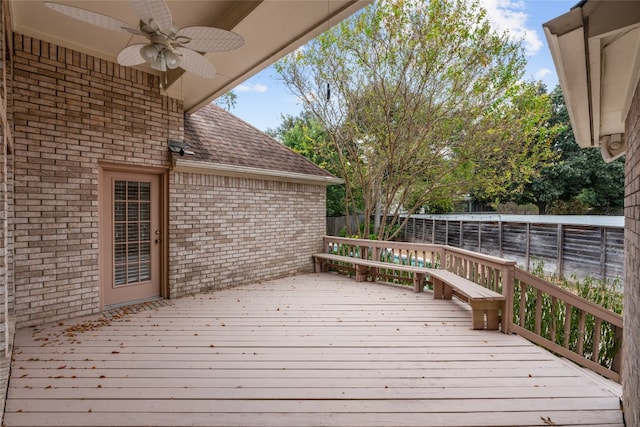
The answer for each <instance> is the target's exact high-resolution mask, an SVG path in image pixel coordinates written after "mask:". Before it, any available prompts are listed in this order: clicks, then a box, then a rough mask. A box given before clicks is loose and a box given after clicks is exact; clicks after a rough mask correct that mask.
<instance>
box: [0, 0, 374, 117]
mask: <svg viewBox="0 0 640 427" xmlns="http://www.w3.org/2000/svg"><path fill="white" fill-rule="evenodd" d="M52 1H55V2H57V3H63V4H67V5H71V6H74V7H78V8H82V9H86V10H90V11H92V12H96V13H100V14H103V15H107V16H110V17H112V18H115V19H118V20H121V21H123V22H125V23H128V24H130V25H131V27H136V26H137V22H138V18H137V16H136V15H135V13H134V11H133V9H132V8H131V7H130V5H129V3H128V2H127V1H124V0H103V1H96V0H71V1H70V0H52ZM371 1H372V0H288V1H281V0H168V1H167V2H166V3H167V5H168V7H169V10H170V11H171V14H172V17H173V21H174V23H176V25H178V26H179V27H185V26H195V25H202V26H213V27H217V28H222V29H225V30H230V31H234V32H236V33H238V34H240V35H242V36H243V37H244V39H245V44H244V46H243V47H241V48H240V49H237V50H233V51H229V52H221V53H208V54H206V55H205V56H206V57H207V59H209V60H210V61H211V62H212V63H213V64H214V65H215V67H216V69H217V74H216V77H215V78H213V79H205V78H201V77H197V76H195V75H192V74H189V73H184V74H183V73H182V72H181V71H180V70H173V71H171V72H169V73H167V75H166V85H165V87H164V89H165V92H166V94H167V95H169V96H171V97H174V98H178V99H182V100H183V101H184V108H185V112H187V113H193V112H195V111H196V110H198V109H199V108H201V107H202V106H204V105H206V104H208V103H209V102H211V101H212V100H213V99H215V98H217V97H219V96H221V95H224V94H225V93H226V92H228V91H229V90H231V89H233V88H234V87H235V86H237V85H238V84H240V83H242V82H243V81H245V80H246V79H248V78H250V77H251V76H252V75H254V74H256V73H258V72H259V71H261V70H262V69H264V68H266V67H267V66H269V65H271V64H273V63H274V62H275V61H277V60H278V59H280V58H281V57H283V56H285V55H286V54H287V53H289V52H292V51H293V50H295V49H297V48H298V47H300V46H302V45H303V44H305V43H306V42H307V41H309V40H311V39H313V38H314V37H316V36H317V35H319V34H320V33H322V32H324V31H326V30H327V29H329V28H330V27H331V26H333V25H335V24H337V23H338V22H340V21H342V20H343V19H345V18H347V17H348V16H350V15H352V14H353V13H355V12H356V11H358V10H359V9H361V8H362V7H364V6H366V5H367V4H369V3H371ZM10 6H11V17H12V24H13V30H14V31H15V32H18V33H21V34H24V35H27V36H31V37H34V38H37V39H40V40H44V41H48V42H51V43H54V44H56V45H59V46H63V47H67V48H71V49H75V50H78V51H81V52H85V53H87V54H91V55H93V56H96V57H99V58H103V59H107V60H110V61H113V62H116V57H117V55H118V53H119V52H120V50H122V49H123V48H124V47H125V46H127V45H130V44H134V43H141V42H145V40H146V39H144V38H141V37H140V36H132V35H131V34H128V33H125V32H115V31H110V30H107V29H103V28H100V27H96V26H93V25H90V24H87V23H85V22H81V21H78V20H76V19H73V18H70V17H68V16H65V15H62V14H60V13H57V12H55V11H53V10H51V9H49V8H48V7H46V6H45V5H44V3H43V2H42V1H41V0H11V1H10ZM138 68H139V69H142V70H145V71H147V72H150V73H155V74H159V73H158V72H157V71H154V70H151V68H149V67H148V66H147V65H142V66H139V67H138ZM162 80H164V78H163V79H162Z"/></svg>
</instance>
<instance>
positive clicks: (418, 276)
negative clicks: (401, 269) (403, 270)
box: [413, 273, 425, 292]
mask: <svg viewBox="0 0 640 427" xmlns="http://www.w3.org/2000/svg"><path fill="white" fill-rule="evenodd" d="M424 278H425V274H424V273H413V292H422V284H423V283H424Z"/></svg>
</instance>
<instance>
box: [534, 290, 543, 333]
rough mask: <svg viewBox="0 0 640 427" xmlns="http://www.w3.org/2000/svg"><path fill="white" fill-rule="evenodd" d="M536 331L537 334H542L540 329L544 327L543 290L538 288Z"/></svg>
mask: <svg viewBox="0 0 640 427" xmlns="http://www.w3.org/2000/svg"><path fill="white" fill-rule="evenodd" d="M535 325H536V326H535V331H536V334H537V335H540V329H541V328H542V291H541V290H540V289H538V291H537V292H536V322H535Z"/></svg>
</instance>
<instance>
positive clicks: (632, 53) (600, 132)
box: [543, 0, 640, 161]
mask: <svg viewBox="0 0 640 427" xmlns="http://www.w3.org/2000/svg"><path fill="white" fill-rule="evenodd" d="M543 27H544V32H545V36H546V38H547V42H548V44H549V48H550V50H551V55H552V57H553V61H554V63H555V66H556V71H557V73H558V79H559V81H560V85H561V86H562V91H563V93H564V97H565V101H566V104H567V109H568V111H569V117H570V119H571V125H572V127H573V132H574V134H575V137H576V142H577V143H578V144H579V145H580V146H581V147H598V146H599V147H601V149H602V157H603V158H604V159H605V161H612V160H614V159H616V158H618V157H620V156H621V155H623V154H624V150H625V120H626V117H627V113H628V112H629V108H630V105H631V99H632V98H633V95H634V92H635V88H636V85H637V83H638V77H639V76H640V2H638V1H610V0H599V1H598V0H590V1H583V2H580V3H579V4H578V5H577V6H576V7H574V8H573V9H571V11H569V12H568V13H566V14H564V15H562V16H559V17H557V18H555V19H553V20H551V21H549V22H547V23H545V24H544V25H543Z"/></svg>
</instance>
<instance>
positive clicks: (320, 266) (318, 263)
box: [314, 258, 328, 273]
mask: <svg viewBox="0 0 640 427" xmlns="http://www.w3.org/2000/svg"><path fill="white" fill-rule="evenodd" d="M327 270H328V268H327V260H326V259H320V258H315V263H314V271H315V272H316V273H323V272H326V271H327Z"/></svg>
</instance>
